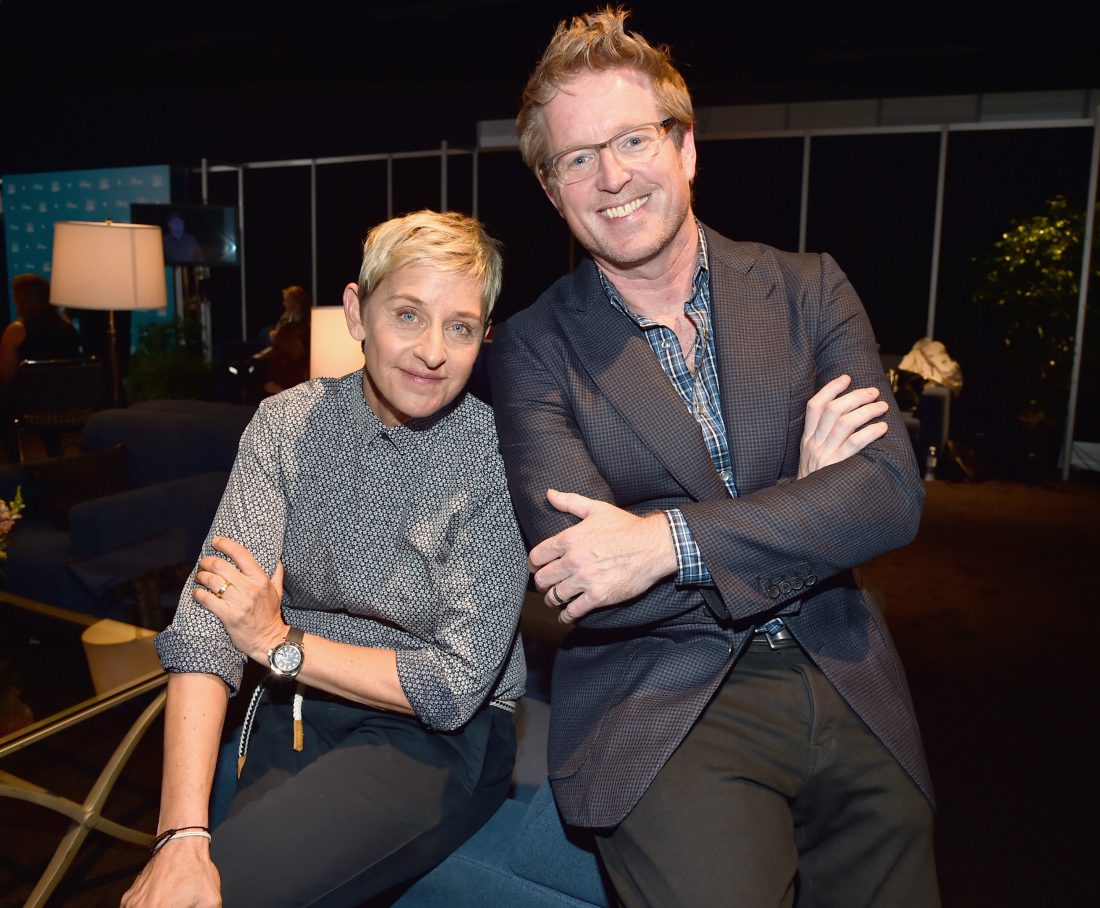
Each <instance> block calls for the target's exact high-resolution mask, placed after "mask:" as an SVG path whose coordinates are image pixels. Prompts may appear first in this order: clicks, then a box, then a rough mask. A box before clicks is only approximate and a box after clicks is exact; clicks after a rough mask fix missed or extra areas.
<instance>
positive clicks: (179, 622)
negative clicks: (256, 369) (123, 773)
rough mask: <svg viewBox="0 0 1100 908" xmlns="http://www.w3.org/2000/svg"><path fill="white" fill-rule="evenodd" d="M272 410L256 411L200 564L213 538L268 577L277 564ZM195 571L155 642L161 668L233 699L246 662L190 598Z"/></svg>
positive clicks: (280, 504) (279, 502)
mask: <svg viewBox="0 0 1100 908" xmlns="http://www.w3.org/2000/svg"><path fill="white" fill-rule="evenodd" d="M276 426H277V419H276V415H275V412H274V407H273V406H271V405H269V404H268V402H267V401H265V402H264V403H262V404H261V405H260V408H259V409H258V410H257V412H256V415H255V416H254V417H253V418H252V420H251V421H250V422H249V424H248V426H247V428H246V429H245V431H244V434H243V435H242V436H241V441H240V444H239V446H238V450H237V458H236V460H235V461H234V463H233V469H232V471H231V472H230V475H229V482H228V483H227V484H226V487H225V493H224V494H223V495H222V499H221V503H220V504H219V505H218V510H217V513H216V515H215V517H214V522H213V524H211V527H210V531H209V532H208V533H207V534H206V540H205V542H204V543H203V547H202V551H201V552H200V553H199V558H202V557H204V556H206V555H217V556H218V557H224V556H222V555H220V554H219V553H218V552H215V551H214V549H213V548H212V547H211V545H210V540H211V539H213V538H214V537H215V536H228V537H229V538H230V539H234V540H236V541H237V542H239V543H241V544H242V545H243V546H245V548H247V549H248V550H249V551H250V552H251V553H252V554H253V556H254V557H255V558H256V560H257V561H258V562H259V563H260V565H261V566H262V567H263V569H264V570H265V571H266V572H267V573H268V574H271V573H272V572H273V571H274V570H275V566H276V565H277V564H278V562H279V558H280V553H281V552H282V549H283V535H284V531H285V526H286V508H287V505H286V494H285V491H284V489H283V486H282V482H281V477H280V471H279V467H278V444H279V438H278V432H277V430H276ZM197 567H198V559H196V566H195V567H194V568H192V569H191V574H190V576H189V577H188V578H187V582H186V583H185V584H184V586H183V591H182V592H181V594H180V600H179V605H178V606H177V607H176V613H175V616H174V617H173V619H172V623H171V624H170V625H169V626H168V627H167V628H166V629H165V630H164V631H163V632H162V633H160V634H159V635H157V638H156V647H157V654H158V655H159V657H160V661H161V665H163V666H164V668H165V670H167V671H170V672H201V673H205V674H211V675H217V676H219V677H220V678H221V679H222V680H223V681H225V683H226V684H227V685H229V689H230V691H231V693H234V694H235V693H236V692H237V690H238V688H239V687H240V683H241V676H242V675H243V673H244V666H245V663H246V661H247V659H246V657H245V656H244V655H242V654H241V653H240V652H238V651H237V650H236V649H235V648H234V646H233V643H232V641H231V640H230V638H229V634H228V633H226V630H225V628H224V627H223V626H222V623H221V621H219V620H218V619H217V618H216V617H215V616H214V615H212V614H211V613H210V612H208V611H207V610H206V609H204V608H203V607H202V606H201V605H199V604H198V602H196V601H195V598H194V596H192V591H193V590H194V588H195V571H196V570H197Z"/></svg>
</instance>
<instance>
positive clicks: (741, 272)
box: [707, 229, 790, 495]
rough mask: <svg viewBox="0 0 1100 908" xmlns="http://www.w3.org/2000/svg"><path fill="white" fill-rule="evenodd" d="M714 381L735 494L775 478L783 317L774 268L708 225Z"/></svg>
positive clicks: (785, 377) (785, 357)
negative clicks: (715, 355) (715, 357)
mask: <svg viewBox="0 0 1100 908" xmlns="http://www.w3.org/2000/svg"><path fill="white" fill-rule="evenodd" d="M707 241H708V253H709V257H710V280H711V294H712V299H711V308H712V312H713V316H712V317H713V320H714V331H715V344H716V349H717V353H718V382H719V387H720V388H721V393H722V416H723V418H724V420H725V423H726V437H727V439H728V441H729V447H730V459H731V460H732V462H733V475H734V481H735V483H736V485H737V492H738V494H739V495H744V494H748V493H750V492H754V491H756V490H758V489H761V488H764V487H765V486H770V485H774V484H775V481H776V479H777V478H778V477H779V475H780V472H781V469H782V464H783V457H784V454H785V451H784V448H785V447H786V441H787V422H788V419H789V407H790V324H789V322H788V314H787V306H786V304H785V303H783V302H779V303H777V302H776V301H775V300H774V299H772V297H773V296H774V295H775V294H776V293H777V292H779V290H780V287H779V274H778V273H777V272H776V271H775V269H773V268H769V267H767V266H766V263H765V262H763V261H761V259H760V256H759V254H758V252H757V250H756V249H755V247H752V246H747V245H744V244H735V243H732V242H730V241H729V240H727V239H726V238H725V237H722V236H719V235H718V234H716V233H714V232H713V231H711V230H709V229H707Z"/></svg>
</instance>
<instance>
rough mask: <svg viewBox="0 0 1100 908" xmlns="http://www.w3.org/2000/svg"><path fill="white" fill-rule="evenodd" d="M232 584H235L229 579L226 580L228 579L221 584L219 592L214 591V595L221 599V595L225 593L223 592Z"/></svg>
mask: <svg viewBox="0 0 1100 908" xmlns="http://www.w3.org/2000/svg"><path fill="white" fill-rule="evenodd" d="M232 585H233V584H231V583H230V582H229V581H228V580H226V581H225V583H223V584H222V585H221V589H219V590H218V591H217V592H215V593H214V595H215V596H217V597H218V598H219V599H221V597H222V594H223V593H224V592H225V591H226V590H227V589H229V587H231V586H232Z"/></svg>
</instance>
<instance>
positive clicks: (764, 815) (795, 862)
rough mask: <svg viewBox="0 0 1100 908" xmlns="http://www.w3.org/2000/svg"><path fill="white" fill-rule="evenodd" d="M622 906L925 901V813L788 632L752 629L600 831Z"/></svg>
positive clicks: (935, 901)
mask: <svg viewBox="0 0 1100 908" xmlns="http://www.w3.org/2000/svg"><path fill="white" fill-rule="evenodd" d="M597 847H598V848H599V852H600V857H601V859H602V860H603V862H604V865H605V867H606V869H607V871H608V874H609V876H610V878H611V881H612V884H613V885H614V887H615V892H616V896H617V897H618V899H619V904H620V905H622V906H628V908H639V906H653V908H658V906H659V908H676V906H685V908H687V906H691V908H708V906H730V908H750V906H751V908H775V906H790V905H798V906H799V908H825V906H835V908H861V906H879V908H907V906H910V908H934V906H938V905H939V890H938V885H937V881H936V870H935V864H934V861H933V856H932V812H931V808H930V806H929V804H928V801H927V800H926V799H925V798H924V796H923V795H922V794H921V792H920V790H919V789H918V788H917V786H916V784H915V783H914V782H913V781H912V780H911V779H910V778H909V777H908V776H907V775H906V774H905V772H904V771H903V770H902V769H901V767H900V766H899V765H898V763H897V761H895V760H894V758H893V756H891V754H890V752H889V751H887V750H886V748H885V747H884V746H883V745H882V743H881V742H880V741H879V740H878V739H877V738H876V737H875V736H874V735H873V734H872V733H871V732H870V730H869V729H868V728H867V727H866V725H864V723H863V722H862V720H860V718H859V717H858V716H857V715H856V714H855V713H854V712H852V710H851V709H850V708H849V706H848V705H847V703H845V702H844V700H843V699H842V698H841V697H840V695H839V694H837V692H836V690H835V689H834V688H833V686H832V685H831V684H830V683H829V682H828V680H827V679H826V678H825V676H824V675H822V674H821V672H820V671H819V670H818V669H817V667H816V666H814V665H813V663H812V662H811V661H810V660H809V658H808V657H807V656H806V655H805V653H803V652H802V650H801V649H800V648H799V647H798V645H797V644H794V643H793V642H792V643H790V644H788V645H786V646H783V647H782V648H780V649H774V650H773V649H772V648H771V647H769V646H768V644H767V641H766V640H762V639H761V640H756V641H753V642H752V643H751V644H750V645H749V647H748V648H747V650H746V651H745V652H744V653H743V654H742V656H741V657H740V659H739V660H738V661H737V663H736V665H735V666H734V668H733V669H732V671H731V672H730V675H729V677H728V678H727V679H726V681H725V683H724V684H723V686H722V688H721V689H720V690H719V692H718V693H717V694H716V695H715V699H714V700H713V701H712V702H711V704H710V705H709V706H708V707H707V710H706V712H705V713H704V714H703V716H702V717H701V718H700V719H699V721H698V722H697V723H696V725H695V726H694V727H693V728H692V730H691V732H689V734H688V736H687V737H686V738H685V739H684V741H683V742H682V743H681V745H680V747H679V748H678V749H677V750H676V751H675V752H674V753H673V755H672V757H671V758H670V759H669V761H668V763H666V764H665V766H664V767H663V768H662V769H661V771H660V772H659V773H658V775H657V777H656V779H655V780H654V782H653V783H652V784H651V785H650V787H649V788H648V789H647V790H646V793H645V795H644V796H643V797H642V800H641V801H640V802H639V803H638V805H637V806H636V807H635V808H634V809H633V810H632V811H631V812H630V814H628V815H627V817H626V819H625V820H623V822H622V823H620V824H619V825H618V826H617V827H615V829H614V830H612V831H611V832H610V833H609V834H607V835H601V836H597Z"/></svg>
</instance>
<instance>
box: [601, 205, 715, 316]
mask: <svg viewBox="0 0 1100 908" xmlns="http://www.w3.org/2000/svg"><path fill="white" fill-rule="evenodd" d="M695 227H696V231H697V233H698V236H699V248H698V249H697V251H696V254H695V277H694V278H692V289H693V293H694V299H700V298H702V299H703V300H704V304H705V302H706V301H707V294H703V293H701V292H700V282H701V281H706V280H708V279H709V275H710V255H709V252H708V250H707V235H706V234H705V233H703V225H702V224H701V223H699V219H698V218H696V219H695ZM596 273H597V274H598V275H599V276H600V283H601V284H602V285H603V290H604V293H606V294H607V299H608V301H609V302H610V303H611V305H612V306H614V307H615V308H616V309H618V310H619V311H620V312H622V313H623V314H624V315H627V316H629V317H630V318H632V319H634V321H638V318H639V317H638V316H636V315H635V314H634V313H633V312H631V311H630V308H629V307H628V306H627V305H626V301H625V300H624V299H623V298H622V296H621V295H620V294H619V291H618V290H616V289H615V285H614V284H612V283H611V280H610V278H608V276H607V275H606V274H604V272H603V269H602V268H601V267H600V266H599V265H596Z"/></svg>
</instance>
